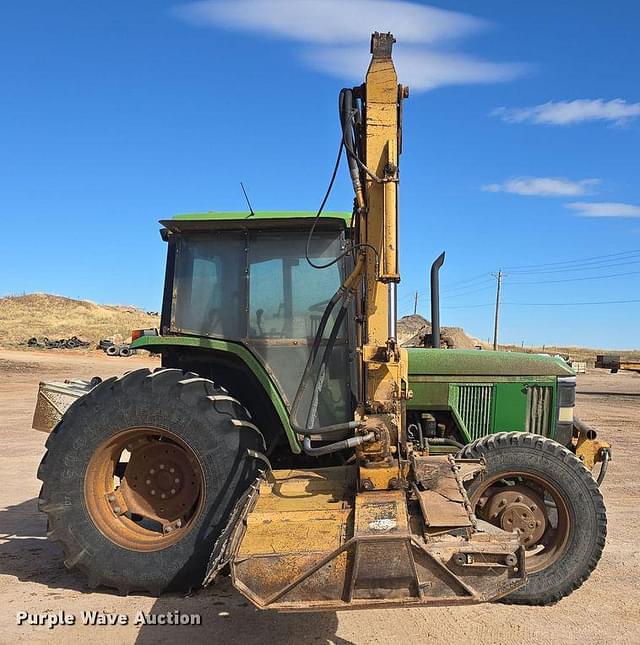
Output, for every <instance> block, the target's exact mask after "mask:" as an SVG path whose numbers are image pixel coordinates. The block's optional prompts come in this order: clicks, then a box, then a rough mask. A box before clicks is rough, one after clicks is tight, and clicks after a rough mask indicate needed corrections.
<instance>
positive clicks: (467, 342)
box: [398, 314, 482, 349]
mask: <svg viewBox="0 0 640 645" xmlns="http://www.w3.org/2000/svg"><path fill="white" fill-rule="evenodd" d="M430 333H431V323H430V322H429V321H428V320H427V319H426V318H423V317H422V316H420V315H419V314H413V315H411V316H403V317H402V318H400V320H398V341H399V342H400V345H401V346H403V347H422V346H423V337H424V335H425V334H430ZM440 335H441V336H442V337H448V338H450V339H452V340H453V345H454V347H455V348H456V349H475V347H476V345H482V342H481V341H480V340H478V339H477V338H473V336H469V335H468V334H467V333H466V332H465V330H464V329H462V327H441V328H440Z"/></svg>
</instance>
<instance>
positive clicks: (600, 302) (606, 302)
mask: <svg viewBox="0 0 640 645" xmlns="http://www.w3.org/2000/svg"><path fill="white" fill-rule="evenodd" d="M636 302H640V299H637V300H598V301H591V302H504V301H502V302H501V303H500V304H501V305H508V306H510V307H581V306H590V305H623V304H631V303H636ZM494 306H495V303H494V302H483V303H475V304H472V305H445V308H446V309H475V308H476V307H494Z"/></svg>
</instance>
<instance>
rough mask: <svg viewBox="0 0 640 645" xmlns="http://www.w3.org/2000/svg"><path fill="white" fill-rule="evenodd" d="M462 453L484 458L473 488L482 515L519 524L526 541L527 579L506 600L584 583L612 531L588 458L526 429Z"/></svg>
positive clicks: (552, 597)
mask: <svg viewBox="0 0 640 645" xmlns="http://www.w3.org/2000/svg"><path fill="white" fill-rule="evenodd" d="M458 456H459V457H461V458H465V459H478V458H484V459H485V460H486V464H487V473H486V474H485V475H484V477H482V478H476V479H475V480H473V481H472V482H471V483H470V485H469V489H468V494H469V498H470V501H471V503H472V505H473V506H474V509H475V512H476V515H477V516H478V518H479V519H482V520H485V521H488V522H490V523H492V524H494V525H496V526H499V527H500V528H502V529H504V530H508V531H511V530H516V531H517V532H518V534H519V535H520V539H521V543H522V544H523V545H524V547H525V565H526V569H527V583H526V584H525V586H524V587H521V588H520V589H518V590H516V591H514V592H512V593H511V594H509V595H508V596H506V597H505V598H504V599H502V602H505V603H511V604H523V605H549V604H553V603H555V602H557V601H558V600H560V599H561V598H564V597H565V596H567V595H569V594H570V593H571V592H572V591H574V590H575V589H577V588H578V587H580V585H582V583H583V582H584V581H585V580H586V579H587V578H588V577H589V575H590V574H591V572H592V571H593V569H594V568H595V566H596V564H597V563H598V560H599V559H600V556H601V555H602V550H603V548H604V544H605V538H606V534H607V519H606V511H605V506H604V501H603V499H602V494H601V493H600V489H599V488H598V485H597V483H596V482H595V480H594V479H593V477H592V475H591V473H590V472H589V471H588V470H587V469H586V468H585V466H584V465H583V464H582V462H581V461H580V460H579V459H577V458H576V456H575V455H574V454H573V453H571V452H569V451H568V450H567V449H566V448H564V447H563V446H561V445H560V444H559V443H556V442H555V441H553V440H551V439H547V438H546V437H541V436H539V435H534V434H528V433H523V432H510V433H507V432H502V433H498V434H494V435H489V436H487V437H484V438H482V439H479V440H477V441H474V442H473V443H471V444H469V445H468V446H465V448H464V449H463V450H462V451H460V453H459V455H458Z"/></svg>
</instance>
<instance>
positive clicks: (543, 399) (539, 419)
mask: <svg viewBox="0 0 640 645" xmlns="http://www.w3.org/2000/svg"><path fill="white" fill-rule="evenodd" d="M551 398H552V388H551V387H549V386H547V385H529V386H528V388H527V427H526V431H527V432H532V433H534V434H541V435H543V436H545V437H548V436H549V425H550V421H551Z"/></svg>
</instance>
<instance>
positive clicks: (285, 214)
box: [172, 211, 352, 226]
mask: <svg viewBox="0 0 640 645" xmlns="http://www.w3.org/2000/svg"><path fill="white" fill-rule="evenodd" d="M316 215H317V211H255V212H254V214H253V215H251V216H250V217H249V213H248V212H246V211H245V212H238V211H208V212H206V213H183V214H180V215H175V216H174V217H173V218H172V219H174V220H181V221H183V220H188V221H244V220H247V219H250V220H274V219H311V218H313V217H315V216H316ZM351 215H352V214H351V213H347V212H346V211H323V213H322V215H321V216H320V217H321V218H322V219H339V220H342V221H343V222H344V223H345V224H346V225H347V226H349V225H350V224H351Z"/></svg>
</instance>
